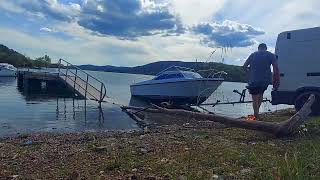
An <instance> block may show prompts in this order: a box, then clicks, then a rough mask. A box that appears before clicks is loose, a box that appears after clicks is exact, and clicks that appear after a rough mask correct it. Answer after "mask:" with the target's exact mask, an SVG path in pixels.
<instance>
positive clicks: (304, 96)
mask: <svg viewBox="0 0 320 180" xmlns="http://www.w3.org/2000/svg"><path fill="white" fill-rule="evenodd" d="M311 94H314V95H315V96H316V100H315V102H314V103H313V105H312V106H311V111H312V112H311V114H310V115H311V116H317V115H320V93H319V92H317V91H305V92H302V93H300V94H299V95H298V96H297V97H296V98H295V103H294V106H295V109H296V111H299V110H300V109H301V108H302V106H303V105H304V104H305V103H306V102H307V100H308V98H309V96H310V95H311Z"/></svg>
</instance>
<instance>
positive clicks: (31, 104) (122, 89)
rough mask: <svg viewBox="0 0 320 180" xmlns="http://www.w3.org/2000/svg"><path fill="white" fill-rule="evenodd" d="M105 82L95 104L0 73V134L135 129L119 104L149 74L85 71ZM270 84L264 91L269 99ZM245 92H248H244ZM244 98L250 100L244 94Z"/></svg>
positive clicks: (225, 89) (247, 110)
mask: <svg viewBox="0 0 320 180" xmlns="http://www.w3.org/2000/svg"><path fill="white" fill-rule="evenodd" d="M89 73H90V74H92V75H93V76H95V77H97V78H99V79H100V80H102V81H103V82H104V83H105V84H106V86H107V95H108V96H109V97H110V98H108V101H109V102H112V103H104V104H103V105H102V109H99V108H98V105H97V103H96V102H92V101H85V100H79V99H73V98H61V97H56V96H55V95H47V94H45V93H37V94H30V93H25V92H24V91H22V90H19V89H18V88H17V80H16V78H7V77H0V136H8V135H16V134H19V133H20V134H21V133H32V132H85V131H106V130H135V129H139V127H138V125H137V124H136V123H135V121H134V120H132V119H131V118H129V117H128V116H127V115H126V114H125V113H123V112H122V111H121V109H120V107H119V105H129V104H130V105H137V104H136V103H135V102H136V101H135V99H131V95H130V88H129V85H130V84H132V83H133V82H138V81H143V80H147V79H150V78H151V76H145V75H133V74H119V73H109V72H89ZM245 86H246V84H244V83H231V82H224V83H223V84H222V85H221V86H220V87H219V88H218V90H217V91H216V92H215V93H214V94H213V95H212V96H211V97H210V98H209V99H208V100H207V102H206V103H212V102H216V101H217V100H221V101H238V100H239V95H237V94H235V93H233V92H232V91H233V90H234V89H237V90H239V91H241V90H242V89H244V88H245ZM270 92H271V87H269V89H268V91H267V92H266V97H267V98H269V99H270ZM247 96H248V95H247ZM246 99H248V100H250V97H249V96H248V97H247V98H246ZM287 107H290V106H272V105H271V104H269V103H265V104H263V105H262V110H263V111H274V110H277V109H282V108H287ZM207 109H208V110H210V111H213V112H215V113H217V114H224V115H226V116H230V117H240V116H244V115H248V114H252V108H251V104H241V105H234V106H233V105H220V106H216V107H214V108H212V107H207Z"/></svg>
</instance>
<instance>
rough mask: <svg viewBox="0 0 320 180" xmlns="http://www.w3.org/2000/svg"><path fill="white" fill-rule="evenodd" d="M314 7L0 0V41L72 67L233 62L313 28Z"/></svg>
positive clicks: (237, 0) (297, 2)
mask: <svg viewBox="0 0 320 180" xmlns="http://www.w3.org/2000/svg"><path fill="white" fill-rule="evenodd" d="M319 7H320V1H319V0H304V1H301V0H281V1H279V0H268V1H253V0H0V44H4V45H6V46H8V47H9V48H11V49H14V50H16V51H18V52H20V53H22V54H25V55H27V56H29V57H31V58H36V57H40V56H44V55H45V54H47V55H49V56H50V57H52V59H53V61H57V60H58V59H60V58H62V59H65V60H67V61H70V62H71V63H73V64H78V65H79V64H95V65H115V66H137V65H143V64H146V63H151V62H155V61H160V60H181V61H191V62H193V61H204V62H206V61H210V62H224V63H227V64H235V65H241V64H243V62H244V61H245V59H246V58H247V57H248V56H249V54H250V53H252V52H254V51H255V50H256V49H257V45H258V44H259V43H262V42H264V43H267V45H268V47H269V50H270V51H274V48H275V45H276V39H277V35H278V34H279V33H280V32H283V31H288V30H294V29H302V28H311V27H316V26H320V20H319V19H320V11H319V10H318V8H319ZM212 52H214V53H213V54H212ZM211 54H212V55H211Z"/></svg>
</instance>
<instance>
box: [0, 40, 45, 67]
mask: <svg viewBox="0 0 320 180" xmlns="http://www.w3.org/2000/svg"><path fill="white" fill-rule="evenodd" d="M0 63H9V64H12V65H13V66H15V67H48V66H50V65H51V58H50V57H49V56H48V55H44V56H42V57H39V58H36V59H31V58H30V57H27V56H25V55H23V54H20V53H18V52H16V51H14V50H12V49H9V48H8V47H6V46H4V45H1V44H0Z"/></svg>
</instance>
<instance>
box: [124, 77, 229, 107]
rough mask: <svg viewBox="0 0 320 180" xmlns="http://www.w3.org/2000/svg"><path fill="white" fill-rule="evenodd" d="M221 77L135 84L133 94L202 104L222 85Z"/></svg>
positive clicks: (160, 99)
mask: <svg viewBox="0 0 320 180" xmlns="http://www.w3.org/2000/svg"><path fill="white" fill-rule="evenodd" d="M222 82H223V80H221V79H184V80H181V81H173V82H159V83H148V82H146V83H145V84H141V83H140V84H134V85H131V86H130V90H131V95H133V96H139V97H143V98H148V99H152V100H158V101H162V102H163V101H173V102H175V103H178V104H201V103H202V102H204V101H205V100H207V99H208V98H209V96H211V94H212V93H213V92H214V91H215V90H216V89H217V88H218V87H219V86H220V85H221V83H222Z"/></svg>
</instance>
